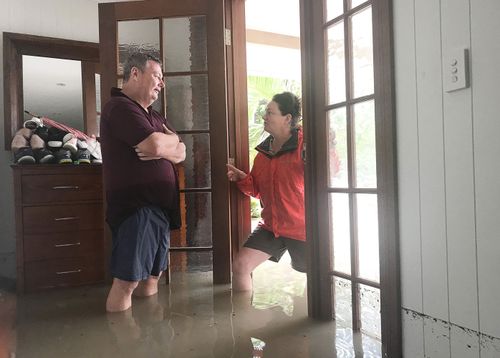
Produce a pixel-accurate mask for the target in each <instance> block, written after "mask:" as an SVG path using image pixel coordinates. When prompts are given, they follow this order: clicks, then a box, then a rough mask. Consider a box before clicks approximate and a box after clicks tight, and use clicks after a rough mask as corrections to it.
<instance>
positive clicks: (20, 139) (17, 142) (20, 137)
mask: <svg viewBox="0 0 500 358" xmlns="http://www.w3.org/2000/svg"><path fill="white" fill-rule="evenodd" d="M30 138H31V130H30V129H28V128H21V129H19V130H18V131H17V132H16V134H15V135H14V138H12V143H11V144H10V149H11V150H12V151H13V152H17V151H19V150H20V149H22V148H26V147H29V146H30V145H29V140H30Z"/></svg>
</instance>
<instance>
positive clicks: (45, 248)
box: [24, 230, 104, 261]
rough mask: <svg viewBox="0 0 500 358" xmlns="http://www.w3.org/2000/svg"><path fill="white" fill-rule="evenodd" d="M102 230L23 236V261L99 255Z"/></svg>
mask: <svg viewBox="0 0 500 358" xmlns="http://www.w3.org/2000/svg"><path fill="white" fill-rule="evenodd" d="M102 235H103V232H102V230H86V231H78V232H69V231H68V232H62V233H52V234H31V235H24V261H33V260H46V259H55V258H64V257H80V256H87V255H100V254H101V253H102V252H103V250H104V248H103V242H102Z"/></svg>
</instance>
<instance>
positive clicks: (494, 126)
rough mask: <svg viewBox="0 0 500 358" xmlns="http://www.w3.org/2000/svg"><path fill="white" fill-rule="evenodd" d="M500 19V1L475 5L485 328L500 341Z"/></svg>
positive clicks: (479, 229) (479, 242)
mask: <svg viewBox="0 0 500 358" xmlns="http://www.w3.org/2000/svg"><path fill="white" fill-rule="evenodd" d="M499 19H500V2H499V1H498V0H471V42H472V46H471V48H472V80H473V113H474V157H475V179H476V221H477V251H478V283H479V309H480V312H479V315H480V316H479V322H480V330H481V332H482V333H486V334H489V335H492V336H494V337H500V324H499V322H500V309H499V302H500V285H499V275H500V140H499V133H500V99H499V96H498V86H499V83H500V71H496V68H498V65H499V64H500V41H499V33H500V27H499Z"/></svg>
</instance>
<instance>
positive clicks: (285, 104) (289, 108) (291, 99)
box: [272, 92, 301, 128]
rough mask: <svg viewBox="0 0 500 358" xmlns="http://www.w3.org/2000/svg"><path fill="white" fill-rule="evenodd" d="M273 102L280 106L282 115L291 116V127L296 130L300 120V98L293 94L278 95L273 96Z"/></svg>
mask: <svg viewBox="0 0 500 358" xmlns="http://www.w3.org/2000/svg"><path fill="white" fill-rule="evenodd" d="M272 100H273V102H276V103H277V104H278V108H279V109H280V112H281V114H282V115H284V116H286V115H287V114H290V115H291V116H292V120H291V121H290V126H291V127H292V128H295V127H296V126H297V123H298V122H299V120H300V116H301V114H300V98H299V97H297V96H296V95H294V94H293V93H291V92H283V93H278V94H275V95H274V96H273V99H272Z"/></svg>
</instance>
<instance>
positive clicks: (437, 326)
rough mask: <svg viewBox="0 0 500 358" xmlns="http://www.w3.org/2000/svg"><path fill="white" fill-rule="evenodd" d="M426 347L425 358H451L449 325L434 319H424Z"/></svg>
mask: <svg viewBox="0 0 500 358" xmlns="http://www.w3.org/2000/svg"><path fill="white" fill-rule="evenodd" d="M424 345H425V347H424V352H425V356H424V357H425V358H451V351H450V326H449V324H448V323H447V322H444V321H442V320H439V319H435V318H432V317H424ZM453 358H459V357H453ZM460 358H465V357H460Z"/></svg>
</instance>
